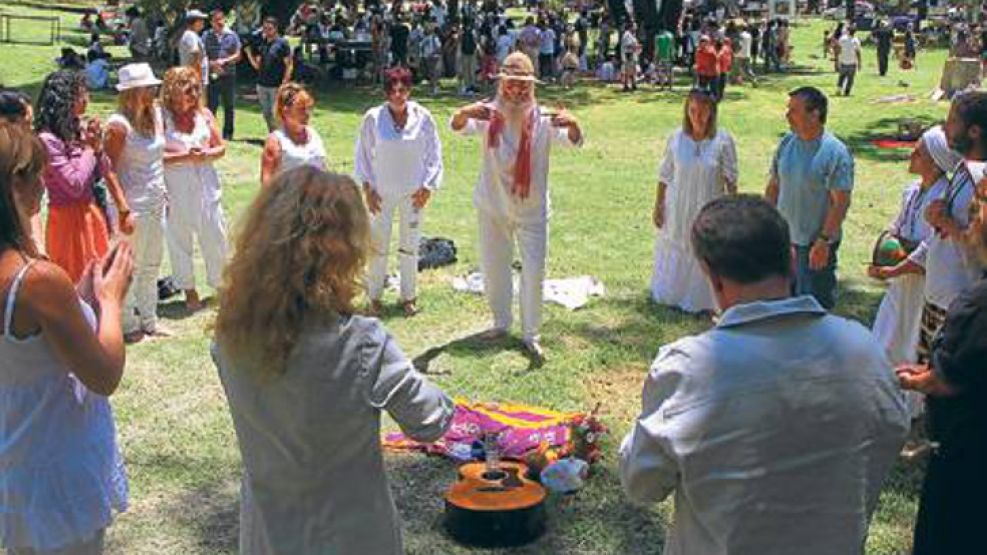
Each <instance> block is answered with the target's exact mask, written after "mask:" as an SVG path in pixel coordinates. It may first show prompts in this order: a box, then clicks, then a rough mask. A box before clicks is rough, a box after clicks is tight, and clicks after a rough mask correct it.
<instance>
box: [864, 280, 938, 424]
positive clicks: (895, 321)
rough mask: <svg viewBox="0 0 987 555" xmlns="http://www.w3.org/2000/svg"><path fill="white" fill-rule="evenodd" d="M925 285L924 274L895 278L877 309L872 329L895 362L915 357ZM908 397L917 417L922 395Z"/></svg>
mask: <svg viewBox="0 0 987 555" xmlns="http://www.w3.org/2000/svg"><path fill="white" fill-rule="evenodd" d="M924 289H925V276H923V275H919V274H906V275H904V276H901V277H899V278H895V279H894V280H892V281H891V284H890V285H888V290H887V292H886V293H885V294H884V298H883V299H882V300H881V306H880V308H878V309H877V317H876V318H875V319H874V327H873V329H872V330H871V331H873V333H874V337H875V338H877V342H878V343H880V344H881V345H882V346H883V347H884V351H885V352H886V353H887V354H888V358H889V359H890V360H891V364H894V365H895V366H897V365H899V364H907V363H913V362H915V361H916V358H917V357H916V350H917V348H918V336H919V327H920V323H921V320H922V304H923V302H924V296H923V291H924ZM907 398H908V406H909V409H910V411H911V413H912V418H917V417H918V416H919V415H920V414H921V413H922V407H923V396H922V395H921V394H919V393H913V392H910V393H909V394H908V395H907Z"/></svg>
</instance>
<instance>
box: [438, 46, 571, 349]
mask: <svg viewBox="0 0 987 555" xmlns="http://www.w3.org/2000/svg"><path fill="white" fill-rule="evenodd" d="M497 77H498V79H499V80H500V82H499V84H498V87H497V97H496V98H495V99H494V100H493V101H488V102H477V103H474V104H470V105H468V106H465V107H463V108H460V109H459V110H457V111H456V112H455V113H454V114H453V116H452V122H451V126H452V130H453V131H455V132H457V133H461V134H464V135H468V134H481V135H482V136H483V167H482V169H481V171H480V178H479V180H478V181H477V184H476V188H475V189H474V193H473V203H474V205H475V206H476V208H477V216H478V219H479V225H480V261H481V267H482V270H483V279H484V290H485V291H486V295H487V301H488V302H489V304H490V309H491V311H492V312H493V316H494V327H493V329H492V330H490V331H489V332H488V334H487V335H488V337H489V338H491V339H495V338H500V337H504V336H506V335H507V331H508V329H509V328H510V326H511V320H512V314H511V302H512V299H513V296H514V294H513V288H512V280H511V263H512V261H513V258H514V243H515V241H516V242H517V243H518V248H519V250H520V254H521V299H520V301H521V302H520V304H521V329H522V333H523V341H524V347H525V350H526V351H527V352H528V354H529V355H530V356H531V358H532V360H533V361H534V362H535V363H536V364H541V363H542V362H543V361H544V351H543V350H542V347H541V344H540V342H539V336H538V328H539V326H540V324H541V311H542V307H541V304H542V281H543V279H544V276H545V256H546V251H547V246H548V215H549V201H548V158H549V151H550V149H551V146H552V145H553V144H557V145H564V146H581V145H582V141H583V133H582V130H581V128H580V127H579V123H578V122H577V121H576V119H575V118H574V117H573V116H572V115H571V114H570V113H569V112H567V111H566V110H565V109H560V110H559V111H558V112H556V113H554V114H550V113H547V112H545V111H544V110H543V109H542V108H541V107H539V106H538V104H537V102H536V101H535V83H536V82H537V80H536V79H535V68H534V64H532V62H531V59H530V58H529V57H528V56H527V55H526V54H524V53H522V52H515V53H513V54H511V55H509V56H508V57H507V58H506V59H505V60H504V64H503V65H502V66H501V72H500V74H499V75H498V76H497Z"/></svg>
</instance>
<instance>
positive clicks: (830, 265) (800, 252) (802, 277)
mask: <svg viewBox="0 0 987 555" xmlns="http://www.w3.org/2000/svg"><path fill="white" fill-rule="evenodd" d="M792 246H793V247H794V248H795V280H794V281H793V282H792V294H793V295H812V296H813V297H815V298H816V300H817V301H819V304H821V305H822V306H823V308H825V309H826V310H832V308H833V307H834V306H836V251H838V250H839V248H840V242H839V241H836V242H835V243H833V244H832V245H830V247H829V260H828V261H827V262H826V266H825V267H824V268H822V269H821V270H811V269H809V249H810V248H811V245H810V246H805V247H803V246H801V245H792Z"/></svg>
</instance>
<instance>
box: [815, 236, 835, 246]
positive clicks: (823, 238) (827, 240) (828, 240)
mask: <svg viewBox="0 0 987 555" xmlns="http://www.w3.org/2000/svg"><path fill="white" fill-rule="evenodd" d="M816 241H822V242H823V243H826V246H827V247H828V246H832V244H833V238H832V237H830V236H829V235H826V234H825V233H820V234H819V236H818V237H816Z"/></svg>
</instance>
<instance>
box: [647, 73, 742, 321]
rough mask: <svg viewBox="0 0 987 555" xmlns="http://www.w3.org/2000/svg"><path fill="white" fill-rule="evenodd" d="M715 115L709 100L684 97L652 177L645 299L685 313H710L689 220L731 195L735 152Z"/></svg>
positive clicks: (694, 94) (708, 97)
mask: <svg viewBox="0 0 987 555" xmlns="http://www.w3.org/2000/svg"><path fill="white" fill-rule="evenodd" d="M716 112H717V108H716V101H715V100H714V99H713V97H712V96H711V95H710V94H708V93H707V92H705V91H701V90H694V91H692V92H691V93H689V96H688V97H687V98H686V101H685V116H684V119H683V122H682V129H679V130H678V131H676V132H675V133H673V134H672V135H671V136H670V137H669V138H668V141H667V142H666V144H665V158H664V160H663V161H662V164H661V168H660V169H659V174H658V193H657V196H656V199H655V209H654V215H653V219H654V224H655V227H657V228H658V237H657V239H656V241H655V268H654V275H653V276H652V278H651V298H652V299H654V301H655V302H656V303H659V304H664V305H671V306H676V307H678V308H680V309H682V310H684V311H686V312H702V311H712V310H714V309H715V308H716V305H715V303H714V299H713V294H712V292H711V291H710V290H709V286H708V285H707V283H706V279H705V278H704V277H703V273H702V269H701V268H700V267H699V262H698V261H697V260H696V258H695V257H694V256H693V255H692V250H691V247H690V246H689V245H690V243H689V234H690V230H691V228H692V220H693V219H694V218H695V216H696V214H697V213H698V212H699V209H700V208H702V207H703V205H705V204H706V203H707V202H709V201H711V200H713V199H714V198H716V197H719V196H721V195H724V194H735V193H736V192H737V149H736V147H735V146H734V143H733V137H731V136H730V134H729V133H727V132H726V131H722V130H719V129H717V126H716Z"/></svg>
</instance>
